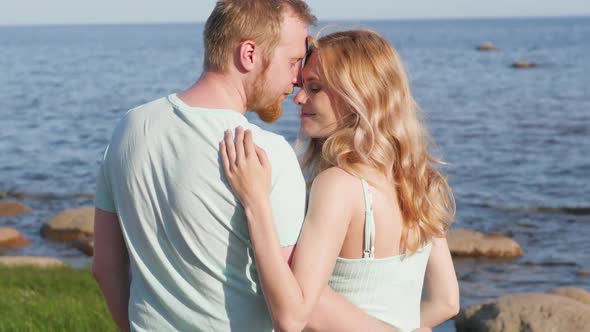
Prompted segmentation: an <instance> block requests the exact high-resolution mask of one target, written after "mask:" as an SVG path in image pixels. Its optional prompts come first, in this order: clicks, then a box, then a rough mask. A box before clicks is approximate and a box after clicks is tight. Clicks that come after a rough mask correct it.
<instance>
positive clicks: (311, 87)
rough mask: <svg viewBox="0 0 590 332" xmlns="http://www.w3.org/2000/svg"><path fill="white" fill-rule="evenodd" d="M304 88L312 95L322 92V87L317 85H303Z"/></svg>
mask: <svg viewBox="0 0 590 332" xmlns="http://www.w3.org/2000/svg"><path fill="white" fill-rule="evenodd" d="M304 86H305V91H307V92H311V93H314V94H315V93H318V92H320V91H322V87H321V86H320V85H319V84H317V83H310V84H305V85H304Z"/></svg>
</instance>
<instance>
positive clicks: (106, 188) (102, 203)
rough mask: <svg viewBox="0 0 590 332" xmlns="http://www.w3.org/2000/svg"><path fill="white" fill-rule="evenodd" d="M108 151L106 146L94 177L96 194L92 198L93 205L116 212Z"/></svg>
mask: <svg viewBox="0 0 590 332" xmlns="http://www.w3.org/2000/svg"><path fill="white" fill-rule="evenodd" d="M108 152H109V148H108V147H107V149H106V151H105V153H104V156H103V159H102V161H101V164H100V169H99V170H98V175H97V177H96V196H95V198H94V206H95V207H97V208H99V209H101V210H104V211H107V212H112V213H116V212H117V209H116V207H115V202H114V200H113V190H112V187H111V179H110V177H109V172H108V164H107V158H108V156H107V155H108Z"/></svg>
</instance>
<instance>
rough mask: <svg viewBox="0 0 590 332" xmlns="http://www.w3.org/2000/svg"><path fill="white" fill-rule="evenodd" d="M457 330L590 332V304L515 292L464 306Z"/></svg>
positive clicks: (552, 296)
mask: <svg viewBox="0 0 590 332" xmlns="http://www.w3.org/2000/svg"><path fill="white" fill-rule="evenodd" d="M455 327H456V329H457V332H463V331H470V332H479V331H481V332H484V331H485V332H520V331H527V332H541V331H588V327H590V306H589V305H586V304H583V303H581V302H578V301H576V300H572V299H570V298H567V297H564V296H559V295H553V294H534V293H530V294H513V295H506V296H501V297H499V298H498V299H496V300H495V301H491V302H487V303H483V304H478V305H474V306H470V307H468V308H465V309H461V312H459V315H458V316H457V317H456V318H455Z"/></svg>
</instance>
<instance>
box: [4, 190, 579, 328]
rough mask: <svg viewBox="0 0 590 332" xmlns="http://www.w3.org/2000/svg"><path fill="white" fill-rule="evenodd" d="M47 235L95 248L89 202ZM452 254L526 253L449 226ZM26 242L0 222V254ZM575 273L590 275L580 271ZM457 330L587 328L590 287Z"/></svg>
mask: <svg viewBox="0 0 590 332" xmlns="http://www.w3.org/2000/svg"><path fill="white" fill-rule="evenodd" d="M31 211H32V210H31V209H30V208H29V207H27V206H25V205H24V204H22V203H20V202H16V201H4V202H0V218H2V217H15V216H18V215H24V214H28V213H31ZM39 232H40V234H41V236H42V237H43V238H44V239H46V240H47V241H59V242H63V243H67V244H68V245H69V246H71V247H73V248H76V249H78V250H80V251H81V252H82V253H84V254H85V255H87V256H92V255H93V253H94V241H93V239H92V237H93V233H94V208H93V207H82V208H78V209H67V210H63V211H61V212H60V213H58V214H57V215H55V216H54V217H53V218H51V219H50V220H48V221H47V222H45V223H43V225H42V226H41V228H40V229H39ZM447 239H448V242H449V248H450V250H451V254H452V255H453V257H456V258H458V257H461V258H463V257H468V258H475V257H485V258H492V259H502V260H506V259H514V258H518V257H522V256H523V255H525V254H526V253H525V252H524V250H523V249H522V247H521V246H520V245H519V244H518V243H517V242H516V241H515V240H513V239H512V238H510V237H509V236H506V235H503V234H499V233H482V232H478V231H474V230H467V229H452V230H451V231H449V234H448V237H447ZM30 244H31V241H30V240H29V239H27V237H26V236H24V235H23V234H22V233H20V232H19V231H18V230H17V229H15V228H10V227H0V254H2V253H4V254H6V253H9V252H10V251H11V250H14V249H18V248H22V247H26V246H28V245H30ZM19 265H31V266H36V267H40V268H46V267H53V266H63V265H66V263H64V262H63V261H61V260H59V259H56V258H52V257H31V256H6V255H4V256H0V266H19ZM579 273H580V274H579V275H580V276H582V277H584V276H590V273H588V271H580V272H579ZM455 324H456V329H457V331H523V329H522V327H523V326H524V327H526V329H525V330H526V331H547V330H555V331H584V329H586V330H590V293H589V292H588V291H587V290H585V289H583V288H581V287H567V288H557V289H554V290H551V291H549V292H547V293H526V294H507V295H502V296H500V297H498V298H497V299H495V300H492V301H487V302H484V303H480V304H476V305H472V306H468V307H464V308H462V309H461V311H460V313H459V315H457V317H456V318H455Z"/></svg>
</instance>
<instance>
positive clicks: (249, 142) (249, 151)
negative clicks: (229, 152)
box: [244, 130, 256, 158]
mask: <svg viewBox="0 0 590 332" xmlns="http://www.w3.org/2000/svg"><path fill="white" fill-rule="evenodd" d="M244 153H245V155H246V158H250V156H252V155H253V154H254V153H256V152H255V151H254V141H253V139H252V131H251V130H246V132H245V133H244Z"/></svg>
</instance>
